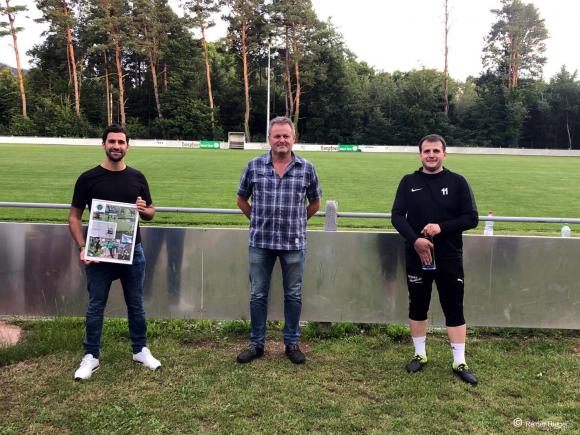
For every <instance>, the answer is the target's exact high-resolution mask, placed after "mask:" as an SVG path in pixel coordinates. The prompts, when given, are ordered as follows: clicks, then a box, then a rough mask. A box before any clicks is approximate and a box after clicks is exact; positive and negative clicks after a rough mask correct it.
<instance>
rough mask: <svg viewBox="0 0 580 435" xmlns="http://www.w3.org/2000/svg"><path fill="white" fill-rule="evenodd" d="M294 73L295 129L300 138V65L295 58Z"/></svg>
mask: <svg viewBox="0 0 580 435" xmlns="http://www.w3.org/2000/svg"><path fill="white" fill-rule="evenodd" d="M294 75H295V76H296V102H295V104H294V130H295V132H296V133H295V134H296V139H298V120H299V119H300V65H299V63H298V60H294Z"/></svg>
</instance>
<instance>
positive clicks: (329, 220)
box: [324, 200, 338, 231]
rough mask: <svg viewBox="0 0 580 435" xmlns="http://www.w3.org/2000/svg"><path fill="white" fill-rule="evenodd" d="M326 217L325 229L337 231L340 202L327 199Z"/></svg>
mask: <svg viewBox="0 0 580 435" xmlns="http://www.w3.org/2000/svg"><path fill="white" fill-rule="evenodd" d="M325 212H326V217H325V218H324V231H336V230H337V227H338V225H337V222H336V221H337V218H338V202H337V201H332V200H328V201H326V210H325Z"/></svg>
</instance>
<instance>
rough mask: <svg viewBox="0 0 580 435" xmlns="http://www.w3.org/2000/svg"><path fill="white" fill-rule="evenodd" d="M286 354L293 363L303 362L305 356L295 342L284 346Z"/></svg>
mask: <svg viewBox="0 0 580 435" xmlns="http://www.w3.org/2000/svg"><path fill="white" fill-rule="evenodd" d="M286 356H287V357H288V359H289V360H290V361H292V362H293V363H294V364H304V363H305V362H306V357H305V356H304V354H303V353H302V351H301V350H300V348H299V347H298V345H297V344H289V345H287V346H286Z"/></svg>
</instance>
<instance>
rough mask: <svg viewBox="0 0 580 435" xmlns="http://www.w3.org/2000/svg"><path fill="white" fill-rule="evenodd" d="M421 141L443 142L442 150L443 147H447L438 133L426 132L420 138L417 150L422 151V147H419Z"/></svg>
mask: <svg viewBox="0 0 580 435" xmlns="http://www.w3.org/2000/svg"><path fill="white" fill-rule="evenodd" d="M423 142H441V143H442V144H443V151H445V148H446V147H447V144H446V143H445V139H443V136H440V135H438V134H428V135H427V136H424V137H423V138H421V140H420V141H419V152H421V151H423V149H422V148H421V146H422V145H423Z"/></svg>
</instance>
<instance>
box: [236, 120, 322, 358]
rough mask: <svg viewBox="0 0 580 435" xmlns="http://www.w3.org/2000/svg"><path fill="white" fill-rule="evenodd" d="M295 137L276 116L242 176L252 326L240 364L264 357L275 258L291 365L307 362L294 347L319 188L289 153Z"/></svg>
mask: <svg viewBox="0 0 580 435" xmlns="http://www.w3.org/2000/svg"><path fill="white" fill-rule="evenodd" d="M295 140H296V135H295V131H294V124H292V121H291V120H290V119H289V118H286V117H281V116H280V117H277V118H274V119H273V120H272V121H271V122H270V128H269V135H268V141H269V143H270V152H269V153H267V154H264V155H263V156H260V157H257V158H255V159H253V160H251V161H250V162H249V163H248V165H247V166H246V168H245V169H244V172H243V174H242V177H241V180H240V187H239V188H238V197H237V203H238V207H240V210H242V212H243V213H244V214H245V215H246V216H247V217H248V219H250V241H249V245H250V246H249V260H250V317H251V329H252V330H251V334H250V347H248V348H247V349H245V350H244V351H242V352H241V353H240V354H239V355H238V358H237V360H238V362H239V363H249V362H251V361H253V360H254V359H256V358H260V357H261V356H263V355H264V342H265V339H266V319H267V315H268V293H269V291H270V278H271V276H272V269H273V268H274V264H275V263H276V259H277V258H279V259H280V265H281V267H282V280H283V285H284V331H283V332H284V344H285V345H286V355H287V356H288V358H289V359H290V361H292V362H293V363H295V364H303V363H304V362H305V361H306V358H305V357H304V354H303V353H302V352H301V351H300V348H299V347H298V338H299V337H300V325H299V322H300V312H301V311H302V275H303V272H304V254H305V249H306V221H307V220H308V219H309V218H310V217H311V216H313V215H314V214H315V213H316V212H317V211H318V209H319V208H320V198H321V196H322V191H321V190H320V184H319V183H318V176H317V175H316V170H315V169H314V166H313V165H312V163H310V162H308V161H307V160H304V159H302V158H300V157H298V156H297V155H295V154H294V153H293V152H292V146H293V145H294V142H295ZM250 198H251V199H252V201H251V203H250ZM307 200H308V204H306V202H307Z"/></svg>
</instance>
